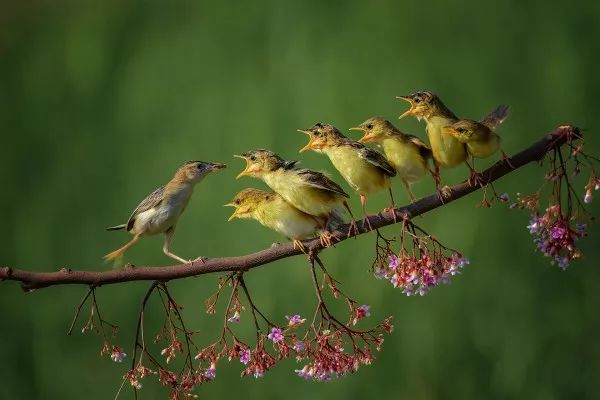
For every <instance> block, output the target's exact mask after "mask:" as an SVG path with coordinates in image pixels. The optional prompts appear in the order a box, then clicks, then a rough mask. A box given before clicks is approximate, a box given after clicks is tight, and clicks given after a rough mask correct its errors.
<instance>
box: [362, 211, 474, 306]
mask: <svg viewBox="0 0 600 400" xmlns="http://www.w3.org/2000/svg"><path fill="white" fill-rule="evenodd" d="M399 242H400V250H399V251H398V252H396V251H395V250H394V243H395V240H394V239H387V238H384V237H383V236H382V235H381V234H380V233H378V234H377V243H376V249H377V252H376V257H375V261H374V262H373V265H372V269H373V272H374V274H375V276H376V277H377V278H379V279H386V280H388V281H389V282H390V283H391V284H392V286H394V287H395V288H400V289H402V292H403V293H404V294H406V295H407V296H414V295H420V296H424V295H425V294H427V292H429V290H431V289H432V288H434V287H436V286H438V285H440V284H441V283H449V282H450V278H451V277H452V276H454V275H457V274H459V273H460V271H461V270H462V268H463V267H464V266H465V265H467V264H469V260H468V259H467V258H465V257H463V256H462V255H461V254H460V253H459V252H457V251H456V250H452V249H450V248H448V247H446V246H444V245H443V244H442V243H440V242H439V241H438V240H437V239H436V238H434V237H433V236H431V235H429V234H427V232H425V231H424V230H423V229H422V228H420V227H419V226H417V225H415V224H414V223H413V222H411V221H409V220H408V219H407V218H405V219H404V221H403V224H402V231H401V234H400V240H399Z"/></svg>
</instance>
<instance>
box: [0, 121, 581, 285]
mask: <svg viewBox="0 0 600 400" xmlns="http://www.w3.org/2000/svg"><path fill="white" fill-rule="evenodd" d="M579 138H582V134H581V132H580V131H579V129H578V128H576V127H574V126H570V125H566V126H560V127H558V128H556V129H555V130H554V131H553V132H551V133H549V134H547V135H545V136H544V137H543V138H542V139H541V140H539V141H537V142H536V143H534V144H533V145H531V146H530V147H528V148H526V149H525V150H523V151H521V152H519V153H517V154H516V155H514V156H513V157H510V158H509V159H508V162H507V161H506V160H500V161H498V162H497V163H495V164H494V165H492V166H491V167H490V168H488V169H486V170H485V171H483V172H482V173H481V176H482V182H483V184H484V185H485V184H488V183H491V182H494V181H495V180H497V179H500V178H501V177H503V176H504V175H506V174H508V173H510V172H512V171H513V170H514V169H518V168H520V167H522V166H524V165H527V164H529V163H530V162H534V161H538V160H541V159H542V158H543V157H544V156H545V155H546V153H547V152H548V151H550V150H552V149H555V148H558V147H560V146H562V145H563V144H565V143H566V142H567V141H569V140H573V139H579ZM511 165H512V167H514V168H511ZM481 187H482V186H477V185H474V186H471V185H469V183H468V182H466V181H465V182H462V183H459V184H456V185H454V186H452V187H451V190H452V191H451V194H450V195H449V197H447V198H445V199H444V200H443V201H442V199H440V197H439V196H438V195H437V194H433V195H431V196H428V197H424V198H422V199H420V200H418V201H416V202H415V203H412V204H410V205H407V206H404V207H399V208H397V209H396V210H394V212H395V213H396V218H395V216H394V214H393V212H392V211H389V212H385V213H383V214H377V215H372V216H370V217H369V222H370V223H371V226H372V227H373V229H377V228H381V227H384V226H388V225H393V224H395V223H401V222H402V221H403V220H402V218H397V216H402V215H407V216H408V217H409V218H412V217H415V216H417V215H421V214H424V213H426V212H428V211H431V210H433V209H435V208H438V207H441V206H443V205H444V204H447V203H450V202H452V201H454V200H457V199H460V198H461V197H464V196H466V195H468V194H469V193H472V192H474V191H477V190H479V189H480V188H481ZM395 220H396V221H397V222H395ZM348 229H349V225H344V226H341V227H340V228H339V230H338V231H336V232H333V236H334V239H333V241H334V243H336V242H342V241H344V240H346V239H347V237H346V232H347V231H348ZM368 232H369V231H366V230H364V229H362V230H360V232H359V233H358V235H362V234H365V233H368ZM304 246H305V247H306V249H307V251H308V252H309V253H312V254H317V253H318V252H320V251H322V250H324V248H323V246H322V245H321V243H320V240H319V239H312V240H307V241H304ZM300 254H302V252H301V251H300V250H298V249H295V248H294V246H293V245H292V243H285V244H281V245H277V246H273V247H270V248H268V249H265V250H262V251H259V252H256V253H252V254H248V255H245V256H237V257H222V258H212V259H208V260H204V261H200V260H199V261H194V262H192V263H187V264H178V265H171V266H166V267H136V266H132V265H128V266H126V267H125V268H123V269H121V270H111V271H98V272H94V271H75V270H71V269H68V268H62V269H61V270H59V271H55V272H35V271H27V270H22V269H16V268H11V267H0V281H3V280H11V281H18V282H21V286H22V288H23V289H24V290H28V291H29V290H33V289H40V288H44V287H48V286H54V285H64V284H80V285H92V286H93V287H98V286H102V285H108V284H113V283H121V282H129V281H147V280H154V281H160V282H166V281H170V280H174V279H181V278H186V277H190V276H197V275H203V274H209V273H214V272H225V271H231V272H236V271H247V270H249V269H252V268H256V267H259V266H261V265H265V264H270V263H272V262H274V261H277V260H280V259H282V258H287V257H292V256H296V255H300Z"/></svg>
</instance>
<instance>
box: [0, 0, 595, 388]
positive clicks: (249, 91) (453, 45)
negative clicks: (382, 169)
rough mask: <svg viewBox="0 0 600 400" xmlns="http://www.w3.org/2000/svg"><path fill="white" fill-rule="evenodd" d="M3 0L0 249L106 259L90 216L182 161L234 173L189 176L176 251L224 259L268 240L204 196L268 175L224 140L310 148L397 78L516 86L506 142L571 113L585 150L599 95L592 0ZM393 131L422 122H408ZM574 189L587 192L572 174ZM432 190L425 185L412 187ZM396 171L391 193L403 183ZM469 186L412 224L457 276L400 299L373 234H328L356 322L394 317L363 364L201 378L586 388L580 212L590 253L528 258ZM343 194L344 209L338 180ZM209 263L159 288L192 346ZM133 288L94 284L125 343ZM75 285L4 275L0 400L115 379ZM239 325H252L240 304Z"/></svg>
mask: <svg viewBox="0 0 600 400" xmlns="http://www.w3.org/2000/svg"><path fill="white" fill-rule="evenodd" d="M0 7H1V8H0V60H1V61H0V105H1V106H0V127H1V128H0V129H1V130H2V144H1V146H0V166H1V168H0V182H1V184H2V188H3V190H2V193H3V195H2V196H0V208H1V209H2V210H3V215H2V230H0V243H1V248H2V251H1V254H2V259H1V260H0V263H1V264H2V265H11V266H18V267H21V268H27V269H33V270H40V271H50V270H56V269H58V268H60V267H61V266H69V267H73V268H83V269H87V270H98V269H105V268H110V266H108V265H103V264H102V262H101V256H102V255H103V254H105V253H106V252H108V251H110V250H113V249H115V248H116V247H118V246H119V245H120V244H122V243H124V242H125V241H126V240H127V239H128V236H127V235H125V234H122V233H109V232H105V231H104V227H105V226H109V225H113V224H117V223H121V222H124V221H125V219H126V218H127V216H128V214H129V212H130V210H131V209H132V208H133V207H135V205H137V203H138V202H139V201H140V200H141V199H142V198H143V197H144V196H145V195H146V194H147V193H149V192H150V191H151V190H153V189H154V188H155V187H156V186H158V185H161V184H163V183H164V182H166V181H167V180H168V179H169V178H170V177H171V176H172V174H173V172H174V171H175V170H176V168H177V167H178V166H179V165H180V164H181V163H182V162H184V161H186V160H190V159H201V160H208V161H223V162H227V163H228V164H229V168H228V169H227V170H225V171H221V172H219V173H218V174H215V175H213V176H210V177H208V178H207V179H206V180H205V181H204V182H203V183H202V184H201V185H200V186H199V187H198V188H197V190H196V193H195V195H194V197H193V198H192V202H191V203H190V206H189V207H188V210H187V211H186V214H185V215H184V217H183V218H182V221H181V222H180V224H179V225H178V231H177V233H176V235H175V239H174V243H173V249H174V252H176V253H177V254H180V255H182V256H186V257H193V256H199V255H205V256H223V255H240V254H244V253H247V252H250V251H255V250H258V249H262V248H265V247H267V246H269V245H270V244H271V243H272V242H273V241H277V240H281V238H279V237H278V236H277V235H276V234H274V233H272V232H270V231H267V230H265V229H263V228H261V227H260V226H259V225H258V224H256V223H252V222H250V221H239V220H238V221H235V222H231V223H226V222H225V221H226V218H227V215H228V212H229V211H230V210H227V209H223V208H222V204H224V203H225V202H227V201H229V200H230V199H231V198H232V197H233V195H234V194H235V193H236V192H237V191H239V190H240V189H242V188H244V187H249V186H255V187H264V186H263V185H262V183H260V182H258V181H255V180H251V179H249V178H246V179H243V180H239V181H236V180H234V177H235V175H236V174H237V173H238V172H239V171H240V170H241V169H242V162H241V161H240V160H235V159H232V157H231V155H232V154H234V153H239V152H242V151H245V150H248V149H251V148H261V147H264V148H270V149H273V150H275V151H277V152H279V153H280V154H281V155H282V156H283V157H285V158H297V157H299V155H298V154H297V150H298V149H299V148H300V147H301V146H302V145H304V144H305V143H306V137H305V136H304V135H302V134H300V133H297V132H296V129H297V128H303V127H307V126H309V125H312V124H313V123H314V122H316V121H324V122H331V123H333V124H334V125H337V126H338V127H340V128H341V129H343V130H345V129H347V128H349V127H350V126H354V125H356V124H357V123H359V122H361V121H363V120H364V119H366V118H367V117H370V116H373V115H381V116H385V117H387V118H389V119H391V120H392V121H394V120H395V119H396V117H397V116H398V115H399V114H400V113H401V112H402V111H403V110H405V109H406V106H405V104H403V103H401V102H399V101H397V100H395V99H394V96H396V95H400V94H405V93H408V92H412V91H414V90H420V89H429V90H432V91H434V92H437V93H439V94H440V96H441V97H442V98H443V99H444V100H445V101H446V103H447V104H448V105H449V106H450V107H451V108H452V109H453V110H454V111H455V112H456V113H457V114H458V115H461V116H465V117H471V118H478V117H480V116H482V115H483V114H484V113H486V112H487V111H489V110H491V109H492V108H493V107H494V106H496V105H497V104H499V103H508V104H511V105H512V115H511V116H510V118H509V119H508V120H507V122H506V123H505V124H504V125H503V126H502V127H501V128H500V133H501V134H502V135H503V138H504V148H505V150H506V151H507V152H509V153H511V152H514V151H517V150H519V149H521V148H523V147H525V146H527V145H529V144H530V143H531V142H533V141H534V140H536V139H537V138H539V137H540V135H542V134H543V133H545V132H547V131H549V130H551V129H552V128H554V127H555V126H557V125H558V124H561V123H572V124H575V125H577V126H580V127H582V128H588V129H589V130H588V133H589V134H588V139H587V149H588V151H591V152H594V151H595V152H596V155H597V154H598V153H599V151H598V150H599V149H600V146H599V139H598V137H597V136H596V135H595V132H594V130H593V129H594V128H596V127H597V118H598V109H599V108H600V101H599V100H598V90H599V89H600V85H599V83H600V82H599V74H598V73H597V65H598V61H599V56H598V54H600V53H599V52H598V37H600V27H599V24H598V20H597V16H598V15H599V13H600V3H599V2H597V1H584V2H577V1H575V2H562V3H553V4H552V5H550V4H549V3H548V2H543V1H539V0H538V1H516V0H513V1H505V2H494V3H489V2H481V1H476V0H466V1H462V2H459V3H456V2H446V1H440V0H434V1H429V2H425V3H423V2H406V1H405V2H399V1H393V0H374V1H369V2H363V1H350V2H325V1H295V2H292V1H252V2H235V1H219V2H217V1H214V2H208V1H196V2H158V1H155V2H152V1H114V0H111V1H96V2H77V1H51V2H50V1H35V0H34V1H31V0H28V1H17V2H10V3H9V2H3V4H2V5H1V6H0ZM594 122H596V123H594ZM398 126H399V127H400V128H402V129H403V130H406V131H408V132H411V133H415V134H418V135H419V136H421V137H423V138H424V137H425V133H424V129H423V125H421V124H419V123H417V121H413V120H406V121H402V122H401V123H398ZM302 161H303V165H305V166H307V167H311V168H315V169H324V170H329V171H332V167H331V166H330V164H329V162H328V160H327V159H326V158H325V157H324V156H320V155H317V154H315V153H312V154H306V155H304V154H303V155H302ZM492 161H494V160H488V161H486V162H481V163H480V166H484V165H488V164H489V163H491V162H492ZM332 172H333V171H332ZM466 173H467V172H466V170H465V169H464V168H462V167H461V168H458V169H457V170H456V171H450V172H447V173H445V175H444V179H445V180H446V181H447V182H448V183H451V182H456V181H458V180H461V179H463V178H464V177H465V176H466ZM332 176H334V177H336V180H338V181H340V182H341V178H340V177H339V175H337V174H332ZM542 177H543V170H541V169H540V168H537V167H536V166H535V165H531V166H529V167H527V168H525V169H523V170H520V171H518V172H517V173H515V174H514V175H511V176H510V177H508V178H506V179H504V180H502V181H500V182H499V183H498V185H497V189H498V190H499V191H501V192H503V191H508V192H509V193H511V194H512V195H513V196H514V195H515V193H517V192H523V193H528V192H532V191H534V190H535V189H537V187H538V185H539V184H540V183H541V181H542ZM582 179H583V178H582ZM577 185H578V186H577V187H578V188H579V189H580V190H581V192H582V194H583V185H584V183H583V181H581V182H577ZM432 187H433V186H432V184H431V183H430V182H423V183H421V184H418V185H415V191H416V193H417V194H418V195H424V194H428V193H430V192H431V191H432ZM395 190H396V193H397V197H398V198H400V199H403V200H406V198H405V195H404V193H403V192H402V191H401V188H400V185H398V184H396V189H395ZM478 197H479V194H474V195H471V196H469V197H467V198H465V199H462V200H461V201H459V202H456V203H452V204H450V205H448V206H446V207H443V208H441V209H437V210H435V211H434V212H431V213H429V214H427V215H426V216H425V217H424V218H422V219H419V221H418V223H419V224H422V225H423V226H424V227H426V228H427V229H429V230H431V231H432V232H434V233H435V234H436V235H437V236H438V237H439V238H440V239H441V240H442V241H444V242H445V243H447V244H448V245H449V246H451V247H454V248H457V249H460V250H462V251H463V252H464V253H465V255H467V256H468V257H469V258H470V259H471V265H470V266H469V267H467V268H466V269H465V272H464V274H463V275H461V276H460V277H457V278H456V279H455V280H454V282H453V283H452V284H451V285H449V286H444V287H441V288H438V289H435V290H433V291H432V292H431V293H430V294H428V295H427V296H426V297H423V298H406V297H404V296H403V295H402V294H401V293H400V291H399V290H394V289H392V288H391V286H390V285H389V284H388V283H387V282H383V281H377V280H375V279H373V278H372V276H371V274H370V273H369V271H368V266H369V265H370V262H371V259H372V256H373V245H374V243H373V242H374V237H372V235H371V236H365V237H361V238H359V239H357V240H356V241H349V242H345V243H343V244H341V245H339V246H338V247H337V248H336V249H333V250H329V251H327V252H325V253H324V255H323V258H324V260H325V262H326V263H328V265H329V266H330V269H331V272H332V273H333V274H334V275H335V276H337V277H338V278H339V279H340V280H341V281H342V282H343V284H344V286H343V287H344V289H345V291H347V292H349V293H351V294H353V295H354V297H355V298H357V300H359V301H360V302H361V303H367V304H370V305H371V307H372V311H373V315H372V317H371V320H370V321H367V322H369V323H371V322H374V321H375V320H379V319H382V318H384V317H385V316H387V315H390V314H391V315H394V317H395V327H396V329H395V332H394V334H393V335H391V336H389V337H388V338H386V342H385V345H384V351H382V352H381V353H380V354H379V355H378V359H377V360H376V361H375V363H374V365H372V366H371V367H365V368H362V369H361V370H360V371H359V373H357V374H355V375H352V376H348V377H345V378H343V379H339V380H338V381H334V382H331V383H327V384H314V383H309V382H305V381H303V380H302V379H300V378H297V377H296V376H294V374H293V372H292V370H293V369H294V368H297V366H296V364H295V362H294V361H293V360H289V361H286V362H283V363H281V364H280V366H279V367H278V368H276V369H274V370H273V371H271V372H269V373H268V374H267V375H266V376H265V377H264V378H263V379H260V380H254V379H253V378H248V377H247V378H243V379H242V378H239V372H240V370H241V368H240V366H239V365H238V364H237V363H236V362H233V363H232V364H231V365H227V364H226V363H221V364H220V365H219V369H218V373H217V374H218V379H217V380H215V381H214V382H213V383H211V384H208V385H204V386H203V387H202V388H201V389H200V390H199V394H200V396H201V397H202V398H240V397H243V398H248V399H254V398H261V399H280V398H283V397H285V398H292V399H303V398H314V399H334V398H335V399H347V398H366V397H369V398H390V397H393V398H410V399H481V398H487V399H522V398H527V399H544V400H550V399H564V398H577V399H588V398H590V399H591V398H597V396H598V393H599V390H598V387H597V386H596V385H597V383H596V381H595V378H597V377H598V374H599V373H600V342H599V341H598V340H597V339H598V332H599V331H600V314H599V313H598V305H599V304H600V291H598V288H597V287H596V282H598V281H599V280H600V271H599V270H598V269H597V268H596V269H594V266H597V265H598V259H599V257H600V250H599V249H598V247H597V246H594V244H597V243H598V237H600V231H599V229H598V228H597V227H596V226H594V227H592V229H591V237H590V238H588V239H586V240H585V241H584V242H583V243H582V245H583V249H584V252H585V258H584V259H583V260H582V261H580V262H576V263H574V264H573V266H572V267H571V268H570V269H569V270H568V271H567V272H561V271H559V270H558V269H557V268H556V267H552V266H550V265H549V263H548V262H547V260H546V259H544V258H543V257H542V256H541V255H540V254H539V253H534V251H533V247H534V246H533V243H532V241H531V237H530V235H529V234H528V232H527V230H526V229H525V225H526V223H527V219H528V216H527V215H526V214H525V213H522V212H518V211H510V212H509V211H508V210H506V209H505V207H504V206H496V207H495V208H493V209H491V210H488V209H480V208H476V207H475V204H476V203H477V202H478V200H479V198H478ZM386 203H387V197H386V196H385V194H381V195H379V196H372V200H371V202H370V204H369V209H370V210H372V211H375V210H377V209H379V208H381V207H383V206H384V205H385V204H386ZM352 204H353V206H354V207H355V208H357V209H358V201H357V199H356V198H353V199H352ZM593 206H594V207H593V208H595V210H596V211H597V210H598V208H597V205H596V204H593ZM396 230H397V228H390V229H388V230H387V232H388V234H393V233H394V232H395V231H396ZM161 245H162V238H159V237H154V238H149V239H146V240H143V241H142V242H140V243H139V245H136V246H135V247H134V248H132V249H131V251H129V252H128V253H127V258H128V260H129V261H132V262H134V263H136V264H138V265H142V264H150V265H166V264H170V263H171V261H170V260H169V259H168V258H166V257H165V256H164V255H163V254H162V253H161V251H160V248H161ZM216 281H217V279H216V277H215V276H204V277H200V278H197V279H187V280H184V281H179V282H173V283H172V284H171V285H170V287H171V288H172V290H173V294H174V295H175V297H176V299H178V301H179V302H180V303H181V304H183V305H185V307H186V308H185V309H184V313H185V316H186V318H188V324H189V325H190V326H191V327H192V328H194V329H200V330H201V331H202V333H201V335H200V340H201V341H202V342H208V341H210V340H211V339H212V338H213V336H214V334H215V332H216V330H217V329H218V327H219V324H220V321H221V319H220V317H218V316H215V317H212V316H208V315H206V314H205V313H204V308H203V300H204V299H205V298H206V297H207V296H208V295H209V294H210V293H211V291H212V290H214V289H215V287H216ZM247 282H248V285H249V286H250V288H251V289H252V290H253V291H254V296H255V297H256V302H257V303H258V304H259V305H260V306H261V307H263V308H264V310H265V311H266V312H267V313H268V314H269V315H271V316H273V318H275V319H276V320H278V321H281V322H283V321H284V318H283V316H284V315H285V314H290V313H300V314H303V315H306V314H308V313H309V310H311V308H312V307H313V306H314V299H313V294H312V291H311V289H310V286H309V285H310V283H309V276H308V272H307V270H306V267H305V264H304V262H303V261H302V259H300V258H294V259H288V260H283V261H280V262H277V263H276V264H273V265H269V266H266V267H263V268H260V269H257V270H255V271H253V272H252V273H251V274H249V276H248V278H247ZM146 287H147V284H146V283H136V284H125V285H115V286H111V287H106V288H102V289H101V290H100V291H99V293H98V297H99V301H100V304H101V306H102V307H103V309H102V311H103V313H104V316H105V317H106V318H107V319H109V320H111V321H116V322H118V323H119V325H120V326H121V331H120V334H119V337H118V339H117V342H118V343H119V344H121V345H122V346H124V347H125V348H126V351H127V352H128V353H130V350H131V349H130V347H131V344H132V336H133V334H132V330H133V328H134V325H135V319H136V316H137V312H138V307H139V301H140V298H141V296H142V294H143V292H144V290H145V288H146ZM84 292H85V288H84V287H75V286H73V287H54V288H49V289H44V290H40V291H38V292H35V293H30V294H27V295H24V294H22V293H21V292H20V289H19V287H18V286H17V285H16V284H13V283H2V284H0V315H1V319H0V343H2V346H0V359H1V360H2V362H1V363H0V382H1V384H0V398H3V399H65V398H67V399H76V398H82V397H85V398H87V399H107V398H112V397H113V396H114V394H115V393H116V391H117V389H118V386H119V384H120V378H121V376H122V375H123V373H124V372H125V370H126V368H127V366H126V365H117V364H114V363H112V362H110V360H108V358H106V357H105V358H100V357H99V356H98V353H99V349H100V340H99V339H98V338H96V337H93V336H92V335H80V334H78V333H76V334H74V335H73V336H72V337H67V336H66V335H65V332H66V329H67V327H68V325H69V322H70V319H71V317H72V313H73V309H74V307H75V305H76V304H77V302H78V301H79V299H80V296H82V295H83V294H84ZM150 310H151V311H150V312H149V313H148V321H149V322H148V326H149V328H148V329H149V330H150V331H152V329H154V330H156V329H157V328H158V325H159V324H160V322H161V321H160V316H161V313H160V311H159V308H158V304H155V303H152V304H151V308H150ZM242 321H243V322H244V323H246V324H249V323H250V321H249V320H248V319H247V316H246V320H245V321H244V320H242ZM141 394H142V398H144V399H162V398H165V397H166V390H165V389H164V388H162V387H160V386H159V385H158V384H153V383H151V382H149V381H147V382H145V387H144V389H142V392H141ZM124 395H125V396H126V398H127V397H128V396H130V394H129V393H124Z"/></svg>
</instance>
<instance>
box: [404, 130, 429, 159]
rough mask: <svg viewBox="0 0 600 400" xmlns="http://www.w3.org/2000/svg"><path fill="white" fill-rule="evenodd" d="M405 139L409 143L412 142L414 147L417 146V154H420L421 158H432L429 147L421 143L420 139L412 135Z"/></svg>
mask: <svg viewBox="0 0 600 400" xmlns="http://www.w3.org/2000/svg"><path fill="white" fill-rule="evenodd" d="M406 138H407V139H408V140H409V141H410V142H412V143H413V144H414V145H415V146H417V149H419V154H421V157H423V158H425V159H427V158H430V157H431V156H432V154H431V147H429V145H428V144H427V143H425V142H424V141H422V140H421V139H420V138H418V137H416V136H413V135H406Z"/></svg>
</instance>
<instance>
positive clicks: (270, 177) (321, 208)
mask: <svg viewBox="0 0 600 400" xmlns="http://www.w3.org/2000/svg"><path fill="white" fill-rule="evenodd" d="M234 157H238V158H241V159H243V160H245V161H246V168H245V169H244V170H243V171H242V172H240V173H239V175H238V176H237V177H236V179H239V178H241V177H243V176H251V177H254V178H257V179H261V180H262V181H264V182H265V183H266V184H267V186H269V187H270V188H271V189H272V190H273V191H275V192H276V193H278V194H279V195H280V196H281V197H283V198H284V199H285V201H287V202H288V203H290V204H291V205H292V206H294V207H296V208H297V209H299V210H300V211H302V212H304V213H306V214H309V215H312V216H314V217H317V218H318V220H321V218H325V223H324V226H323V231H322V232H321V235H320V238H321V241H322V243H323V244H324V245H326V246H329V245H331V241H330V240H331V233H330V232H329V229H328V228H329V227H328V222H329V219H330V218H331V215H332V213H334V214H337V213H338V212H339V211H338V209H339V208H340V206H342V205H343V206H344V207H346V209H347V210H348V212H349V213H350V216H351V218H352V222H351V229H352V226H353V224H354V227H355V222H354V216H353V215H352V211H351V210H350V206H349V205H348V202H347V200H346V199H348V198H349V197H350V196H349V195H348V194H347V193H346V192H345V191H344V189H342V188H341V187H340V186H339V185H338V184H337V183H335V182H334V181H333V180H331V179H330V178H329V177H327V175H325V174H324V173H321V172H317V171H312V170H310V169H305V168H298V167H297V164H298V161H288V160H284V159H283V158H281V157H280V156H279V155H277V154H276V153H274V152H272V151H270V150H265V149H257V150H250V151H247V152H245V153H242V154H240V155H235V156H234ZM349 232H350V231H349Z"/></svg>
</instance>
